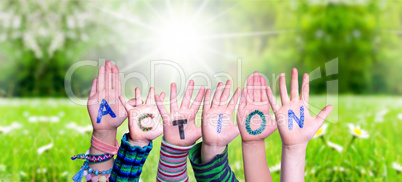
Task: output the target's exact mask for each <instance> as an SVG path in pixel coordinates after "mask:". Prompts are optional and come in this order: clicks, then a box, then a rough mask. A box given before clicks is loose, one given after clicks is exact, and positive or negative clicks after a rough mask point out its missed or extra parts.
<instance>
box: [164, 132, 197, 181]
mask: <svg viewBox="0 0 402 182" xmlns="http://www.w3.org/2000/svg"><path fill="white" fill-rule="evenodd" d="M193 146H194V145H191V146H186V147H180V146H175V145H172V144H170V143H167V142H166V141H165V140H164V139H163V138H162V144H161V152H160V158H159V165H158V174H157V177H156V181H158V182H165V181H188V176H187V156H188V151H190V149H191V148H193Z"/></svg>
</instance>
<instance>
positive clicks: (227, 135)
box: [201, 80, 240, 163]
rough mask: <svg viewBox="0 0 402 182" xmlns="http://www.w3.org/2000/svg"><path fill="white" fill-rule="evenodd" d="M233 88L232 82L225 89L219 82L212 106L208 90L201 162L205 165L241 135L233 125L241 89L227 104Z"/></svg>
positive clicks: (205, 102) (203, 122)
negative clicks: (234, 112)
mask: <svg viewBox="0 0 402 182" xmlns="http://www.w3.org/2000/svg"><path fill="white" fill-rule="evenodd" d="M231 86H232V82H231V81H230V80H228V81H227V82H226V86H225V88H223V83H221V82H219V84H218V87H217V89H216V92H215V95H214V98H213V101H212V106H211V104H210V97H211V90H210V89H208V90H207V92H206V95H205V98H204V107H203V111H202V148H201V150H202V151H201V156H202V157H201V160H202V162H203V163H206V162H208V161H210V160H211V159H213V158H214V156H216V155H217V154H220V153H222V152H223V151H224V150H225V148H226V145H227V144H229V143H230V142H231V141H232V140H233V139H234V138H236V136H237V135H239V129H238V127H237V125H235V124H234V123H233V119H232V116H233V111H234V109H235V108H236V104H237V101H238V99H239V96H240V89H239V88H238V89H236V92H235V93H234V95H233V97H232V99H231V100H230V102H229V104H227V103H228V99H229V94H230V89H231ZM222 91H223V93H222Z"/></svg>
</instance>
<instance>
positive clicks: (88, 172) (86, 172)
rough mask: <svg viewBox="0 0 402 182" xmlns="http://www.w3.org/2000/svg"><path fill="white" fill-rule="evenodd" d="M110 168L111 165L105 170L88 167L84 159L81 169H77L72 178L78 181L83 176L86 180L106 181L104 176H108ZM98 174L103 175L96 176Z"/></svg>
mask: <svg viewBox="0 0 402 182" xmlns="http://www.w3.org/2000/svg"><path fill="white" fill-rule="evenodd" d="M112 169H113V167H112V168H110V169H109V170H106V171H99V170H94V169H93V168H90V167H89V163H88V162H87V161H85V162H84V164H83V165H82V166H81V170H80V171H78V173H77V174H75V175H74V176H73V178H72V179H73V181H75V182H80V181H81V179H82V177H83V176H85V179H86V180H87V181H90V180H92V181H99V182H106V177H105V176H109V175H110V173H111V172H112ZM92 173H93V174H94V175H95V176H94V177H92ZM99 174H100V175H103V176H101V177H99V178H98V175H99Z"/></svg>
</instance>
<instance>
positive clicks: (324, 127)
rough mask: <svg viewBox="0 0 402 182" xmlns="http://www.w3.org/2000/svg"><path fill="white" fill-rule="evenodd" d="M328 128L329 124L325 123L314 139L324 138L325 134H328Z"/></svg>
mask: <svg viewBox="0 0 402 182" xmlns="http://www.w3.org/2000/svg"><path fill="white" fill-rule="evenodd" d="M327 128H328V123H324V124H323V125H322V126H321V128H320V129H318V131H317V133H315V135H314V137H313V138H317V137H320V136H323V135H324V134H325V133H327Z"/></svg>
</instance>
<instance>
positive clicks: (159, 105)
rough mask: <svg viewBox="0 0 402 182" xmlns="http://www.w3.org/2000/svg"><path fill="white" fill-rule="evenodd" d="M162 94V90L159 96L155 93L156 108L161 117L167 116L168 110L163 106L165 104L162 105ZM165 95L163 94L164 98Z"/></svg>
mask: <svg viewBox="0 0 402 182" xmlns="http://www.w3.org/2000/svg"><path fill="white" fill-rule="evenodd" d="M162 94H164V93H163V92H162V93H161V96H159V95H155V104H156V107H157V108H158V110H159V112H160V113H161V116H162V118H163V116H167V115H168V112H167V110H166V108H165V106H164V105H163V100H162ZM164 97H165V96H163V98H164Z"/></svg>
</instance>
